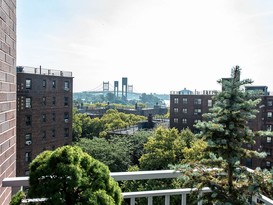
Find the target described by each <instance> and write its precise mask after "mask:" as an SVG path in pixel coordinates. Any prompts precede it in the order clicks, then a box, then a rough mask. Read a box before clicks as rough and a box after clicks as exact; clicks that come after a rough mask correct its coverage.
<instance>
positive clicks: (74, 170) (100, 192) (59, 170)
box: [29, 146, 122, 205]
mask: <svg viewBox="0 0 273 205" xmlns="http://www.w3.org/2000/svg"><path fill="white" fill-rule="evenodd" d="M109 174H110V172H109V169H108V167H107V166H105V165H104V164H103V163H101V162H99V161H98V160H95V159H94V158H92V157H91V156H90V155H88V154H87V153H85V152H83V151H82V150H81V149H80V148H79V147H76V146H75V147H71V146H64V147H61V148H57V149H56V150H55V151H45V152H43V153H41V154H40V155H38V156H37V157H36V158H35V159H34V160H33V161H32V163H31V164H30V175H29V183H30V189H29V197H31V198H47V199H48V200H47V202H46V204H54V205H58V204H67V205H76V204H87V205H88V204H90V205H98V204H100V205H118V204H121V201H122V196H121V190H120V188H119V186H118V184H117V182H115V181H114V180H113V178H111V177H110V175H109Z"/></svg>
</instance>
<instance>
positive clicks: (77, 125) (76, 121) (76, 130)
mask: <svg viewBox="0 0 273 205" xmlns="http://www.w3.org/2000/svg"><path fill="white" fill-rule="evenodd" d="M72 118H73V123H72V137H73V141H79V139H80V138H81V137H82V121H81V118H80V115H79V114H78V113H77V110H76V109H73V117H72Z"/></svg>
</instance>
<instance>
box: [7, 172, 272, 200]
mask: <svg viewBox="0 0 273 205" xmlns="http://www.w3.org/2000/svg"><path fill="white" fill-rule="evenodd" d="M179 175H181V173H179V172H175V171H173V170H160V171H138V172H112V173H111V176H112V177H113V178H114V179H115V180H116V181H130V180H143V179H167V178H176V177H178V176H179ZM28 185H29V183H28V177H14V178H5V179H4V180H3V182H2V186H3V187H24V186H28ZM192 191H194V189H190V188H185V189H167V190H152V191H138V192H124V193H122V195H123V198H124V199H130V204H131V205H135V201H136V199H138V198H147V199H148V203H147V204H148V205H152V204H153V197H156V196H164V199H165V205H169V204H170V196H174V195H179V196H181V205H186V204H187V195H188V194H189V193H191V192H192ZM208 192H210V189H209V188H208V187H204V188H203V189H202V190H201V192H200V194H203V193H208ZM35 200H37V199H35ZM41 200H44V199H41ZM252 201H253V202H254V203H255V204H256V203H257V202H258V201H259V202H262V203H264V204H266V205H273V200H272V199H269V198H268V197H266V196H263V195H261V196H253V197H252ZM27 202H29V201H28V200H25V203H27ZM197 204H198V205H202V201H199V202H198V203H197Z"/></svg>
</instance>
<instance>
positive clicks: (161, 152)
mask: <svg viewBox="0 0 273 205" xmlns="http://www.w3.org/2000/svg"><path fill="white" fill-rule="evenodd" d="M185 147H186V142H185V141H184V139H183V137H182V135H180V134H179V132H178V130H177V129H175V128H172V129H164V128H162V127H158V128H157V129H156V130H155V131H154V133H153V136H152V137H150V138H149V140H148V142H147V143H146V144H145V145H144V151H145V153H144V154H143V155H142V156H141V158H140V160H139V161H140V168H141V169H144V170H160V169H167V168H168V165H169V164H177V163H180V162H181V160H182V159H183V158H184V157H183V153H182V150H183V149H184V148H185Z"/></svg>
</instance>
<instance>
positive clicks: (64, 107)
mask: <svg viewBox="0 0 273 205" xmlns="http://www.w3.org/2000/svg"><path fill="white" fill-rule="evenodd" d="M72 86H73V77H72V73H71V72H65V71H58V70H52V69H43V68H41V67H40V68H32V67H22V66H18V67H17V171H16V173H17V174H16V175H17V176H25V175H28V173H29V163H30V162H31V160H33V159H34V158H35V157H36V156H37V155H38V154H40V153H41V152H43V151H44V150H54V149H55V148H57V147H60V146H64V145H68V144H72V107H73V106H72V90H73V87H72Z"/></svg>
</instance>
